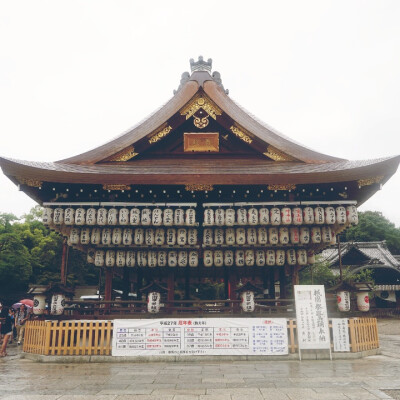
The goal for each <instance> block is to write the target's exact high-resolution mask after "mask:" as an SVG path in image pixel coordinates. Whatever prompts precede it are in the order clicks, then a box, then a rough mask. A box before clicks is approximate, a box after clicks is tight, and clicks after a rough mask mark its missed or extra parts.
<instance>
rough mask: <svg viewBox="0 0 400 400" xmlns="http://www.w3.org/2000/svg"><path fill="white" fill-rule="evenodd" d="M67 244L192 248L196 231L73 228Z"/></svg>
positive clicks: (190, 229) (195, 240) (179, 229)
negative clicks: (188, 246)
mask: <svg viewBox="0 0 400 400" xmlns="http://www.w3.org/2000/svg"><path fill="white" fill-rule="evenodd" d="M68 243H69V244H70V245H77V244H79V243H80V244H84V245H87V244H92V245H103V246H112V245H115V246H119V245H123V246H131V245H136V246H154V245H155V246H163V245H167V246H187V245H190V246H194V245H196V244H197V229H195V228H189V229H185V228H178V229H175V228H168V229H164V228H157V229H153V228H147V229H143V228H136V229H132V228H124V229H122V228H113V229H112V228H88V227H84V228H76V227H75V228H71V229H70V231H69V235H68Z"/></svg>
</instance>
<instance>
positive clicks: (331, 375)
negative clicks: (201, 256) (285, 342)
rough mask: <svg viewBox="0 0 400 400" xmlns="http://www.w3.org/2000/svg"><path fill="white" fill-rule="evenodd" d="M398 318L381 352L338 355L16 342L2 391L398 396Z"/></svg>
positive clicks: (202, 399) (93, 395)
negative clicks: (224, 354)
mask: <svg viewBox="0 0 400 400" xmlns="http://www.w3.org/2000/svg"><path fill="white" fill-rule="evenodd" d="M399 326H400V321H399V320H396V321H395V324H394V330H392V331H390V332H387V331H386V332H385V334H383V336H384V338H383V339H384V340H383V342H382V343H384V345H383V346H384V348H383V349H382V350H383V354H381V355H377V356H370V357H366V358H364V359H349V360H334V361H329V360H320V361H295V360H292V361H254V362H249V361H235V362H232V361H231V362H212V363H211V362H197V363H194V362H186V363H183V362H182V363H146V364H133V363H101V364H95V363H88V364H53V363H36V362H33V361H30V360H26V359H20V358H19V356H18V354H17V349H16V347H11V348H10V352H9V353H11V354H14V355H12V356H10V357H7V358H3V359H0V399H1V400H3V399H7V400H34V399H37V400H39V399H40V400H42V399H43V400H56V399H60V400H73V399H74V400H95V399H96V400H130V399H137V400H140V399H142V400H151V399H153V400H156V399H158V400H192V399H193V400H194V399H196V400H207V399H209V400H228V399H229V400H239V399H240V400H246V399H251V400H259V399H260V400H261V399H271V400H283V399H285V400H303V399H304V400H314V399H315V400H325V399H332V400H333V399H334V400H342V399H343V400H348V399H354V400H367V399H400V397H397V396H398V394H399V393H400V361H399V358H400V348H399V342H400V332H399V333H398V334H397V335H396V332H397V329H398V328H399ZM386 333H390V334H386ZM383 336H382V337H383Z"/></svg>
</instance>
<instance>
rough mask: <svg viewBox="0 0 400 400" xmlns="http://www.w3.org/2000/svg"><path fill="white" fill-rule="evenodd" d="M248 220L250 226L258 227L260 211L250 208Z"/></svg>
mask: <svg viewBox="0 0 400 400" xmlns="http://www.w3.org/2000/svg"><path fill="white" fill-rule="evenodd" d="M247 220H248V221H249V224H250V225H258V222H259V220H258V210H257V209H256V208H254V207H252V208H249V211H248V212H247Z"/></svg>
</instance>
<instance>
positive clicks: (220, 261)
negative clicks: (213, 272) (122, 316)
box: [214, 250, 224, 267]
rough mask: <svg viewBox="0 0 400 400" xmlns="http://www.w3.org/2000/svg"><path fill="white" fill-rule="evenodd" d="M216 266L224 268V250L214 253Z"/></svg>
mask: <svg viewBox="0 0 400 400" xmlns="http://www.w3.org/2000/svg"><path fill="white" fill-rule="evenodd" d="M214 265H215V266H216V267H222V266H223V265H224V253H223V252H222V250H215V251H214Z"/></svg>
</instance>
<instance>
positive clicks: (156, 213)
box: [151, 208, 163, 226]
mask: <svg viewBox="0 0 400 400" xmlns="http://www.w3.org/2000/svg"><path fill="white" fill-rule="evenodd" d="M151 223H152V224H153V225H154V226H161V225H162V223H163V212H162V210H161V208H155V209H154V210H153V213H152V215H151Z"/></svg>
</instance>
